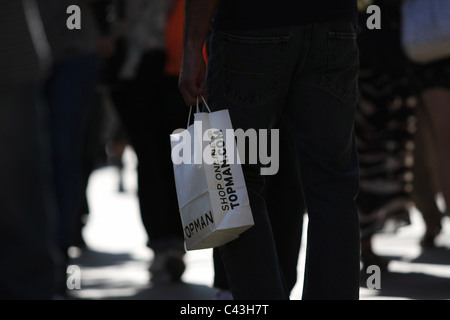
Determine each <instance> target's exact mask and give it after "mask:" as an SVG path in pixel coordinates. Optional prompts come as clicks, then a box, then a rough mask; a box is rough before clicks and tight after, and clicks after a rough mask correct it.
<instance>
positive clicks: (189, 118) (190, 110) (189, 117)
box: [186, 96, 211, 128]
mask: <svg viewBox="0 0 450 320" xmlns="http://www.w3.org/2000/svg"><path fill="white" fill-rule="evenodd" d="M200 98H202V100H203V105H204V106H205V107H206V109H207V110H208V112H209V113H211V109H210V108H209V106H208V103H206V100H205V98H203V96H200ZM192 107H193V106H192V105H191V106H190V107H189V116H188V122H187V125H186V128H188V127H189V123H190V120H191V114H192ZM196 107H197V113H199V112H200V108H199V107H198V97H197V105H196Z"/></svg>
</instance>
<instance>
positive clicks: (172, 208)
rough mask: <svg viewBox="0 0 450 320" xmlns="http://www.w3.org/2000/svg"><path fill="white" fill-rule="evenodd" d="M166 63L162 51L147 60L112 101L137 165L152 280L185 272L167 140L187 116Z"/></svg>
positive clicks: (183, 123) (180, 227)
mask: <svg viewBox="0 0 450 320" xmlns="http://www.w3.org/2000/svg"><path fill="white" fill-rule="evenodd" d="M164 62H165V55H164V52H162V51H160V50H155V51H150V52H148V53H147V54H145V55H144V57H143V60H142V62H141V64H140V67H139V68H138V69H139V73H138V74H137V76H136V78H135V79H133V80H132V81H127V82H125V81H124V82H121V83H119V84H118V85H116V86H115V87H114V89H113V90H112V97H113V101H114V104H115V106H116V108H117V110H118V113H119V115H120V118H121V120H122V122H123V124H124V126H125V128H126V130H127V132H128V134H129V137H130V141H131V144H132V146H133V148H134V151H135V152H136V156H137V159H138V167H137V173H138V198H139V206H140V213H141V219H142V223H143V225H144V228H145V230H146V233H147V236H148V246H149V247H150V248H151V249H152V250H153V251H154V253H155V258H154V260H153V262H152V264H151V266H150V269H149V270H150V272H151V273H152V277H155V276H160V275H165V274H166V273H167V271H169V273H170V274H171V276H172V278H173V279H175V280H178V279H179V278H180V277H181V275H182V273H183V272H184V268H185V266H184V263H183V261H182V260H181V258H182V257H183V255H184V243H183V230H182V226H181V217H180V214H179V211H178V200H177V196H176V189H175V180H174V174H173V165H172V160H171V148H170V134H171V133H172V132H173V131H174V130H175V129H177V128H179V127H182V126H185V125H186V121H187V116H188V111H189V110H188V109H187V108H186V106H185V105H184V103H183V101H182V100H180V99H181V98H180V93H179V91H178V87H177V80H174V79H172V81H170V80H168V79H167V78H165V77H164V75H163V68H164ZM174 81H175V82H174ZM166 253H168V254H166Z"/></svg>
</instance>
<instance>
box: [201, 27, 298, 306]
mask: <svg viewBox="0 0 450 320" xmlns="http://www.w3.org/2000/svg"><path fill="white" fill-rule="evenodd" d="M209 44H210V53H211V54H210V56H209V60H208V75H207V90H208V100H209V104H210V107H211V109H212V110H213V111H214V110H217V109H228V110H229V112H230V117H231V121H232V123H233V127H234V129H238V128H241V129H243V130H244V131H245V130H247V129H255V130H259V129H271V128H272V127H273V126H274V125H275V123H276V122H277V121H278V118H279V117H280V115H281V111H282V108H283V106H284V100H285V95H286V92H287V90H288V87H289V81H290V73H291V71H290V70H292V68H293V65H294V64H295V60H296V58H293V57H292V56H297V55H295V53H294V52H293V53H292V55H291V57H290V58H291V60H293V61H289V58H288V57H287V52H288V47H289V44H290V30H289V29H286V30H265V31H253V32H237V33H233V34H232V35H231V34H227V33H221V32H217V31H214V32H213V34H212V37H211V39H210V41H209ZM247 156H248V154H247ZM242 167H243V172H244V177H245V181H246V186H247V192H248V195H249V199H250V205H251V208H252V214H253V218H254V221H255V225H254V226H252V227H251V228H250V229H249V230H247V231H245V232H244V233H243V234H242V235H240V237H239V238H238V239H236V240H233V241H231V242H230V243H228V244H226V245H224V246H222V247H220V252H221V257H222V261H223V263H224V266H225V270H226V274H227V278H228V281H229V285H230V288H231V291H232V294H233V298H234V299H288V297H289V292H288V290H287V287H286V283H285V281H284V277H283V274H282V271H281V268H280V264H279V260H278V255H277V252H276V245H275V241H274V236H273V232H272V226H271V223H270V218H269V214H268V212H267V209H266V204H265V200H264V197H263V195H262V189H263V187H264V178H263V176H261V175H260V166H259V165H250V164H248V161H247V157H246V164H243V165H242ZM287 198H289V199H291V201H297V200H298V195H291V197H289V196H287ZM298 214H299V215H300V214H301V213H300V212H299V213H298ZM285 222H286V223H290V222H289V221H285Z"/></svg>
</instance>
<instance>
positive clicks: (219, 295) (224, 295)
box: [214, 289, 233, 300]
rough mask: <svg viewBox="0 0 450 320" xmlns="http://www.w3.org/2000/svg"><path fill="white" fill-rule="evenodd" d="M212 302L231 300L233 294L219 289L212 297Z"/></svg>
mask: <svg viewBox="0 0 450 320" xmlns="http://www.w3.org/2000/svg"><path fill="white" fill-rule="evenodd" d="M214 300H233V294H232V293H231V291H230V290H222V289H219V291H217V292H216V294H215V295H214Z"/></svg>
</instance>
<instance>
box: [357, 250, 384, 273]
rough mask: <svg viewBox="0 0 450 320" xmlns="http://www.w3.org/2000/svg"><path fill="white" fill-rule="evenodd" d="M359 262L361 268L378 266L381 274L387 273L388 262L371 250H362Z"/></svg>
mask: <svg viewBox="0 0 450 320" xmlns="http://www.w3.org/2000/svg"><path fill="white" fill-rule="evenodd" d="M361 262H362V264H363V268H364V269H367V268H368V267H369V266H371V265H375V266H378V267H379V268H380V271H381V272H384V271H387V269H388V265H389V262H390V260H388V259H385V258H382V257H380V256H379V255H377V254H375V253H374V252H373V251H372V250H362V252H361Z"/></svg>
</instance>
